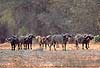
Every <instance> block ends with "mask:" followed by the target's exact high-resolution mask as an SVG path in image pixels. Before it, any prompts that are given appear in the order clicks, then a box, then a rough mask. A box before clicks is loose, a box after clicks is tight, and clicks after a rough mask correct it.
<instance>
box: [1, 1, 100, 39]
mask: <svg viewBox="0 0 100 68" xmlns="http://www.w3.org/2000/svg"><path fill="white" fill-rule="evenodd" d="M65 32H70V33H91V34H94V35H97V34H100V1H99V0H0V39H1V38H5V37H8V36H10V35H13V34H16V35H24V34H28V33H33V34H35V35H48V34H55V33H65Z"/></svg>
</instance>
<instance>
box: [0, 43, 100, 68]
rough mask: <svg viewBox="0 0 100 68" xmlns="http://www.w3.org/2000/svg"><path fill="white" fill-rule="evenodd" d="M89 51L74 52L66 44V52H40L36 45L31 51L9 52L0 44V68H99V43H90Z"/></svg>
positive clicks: (8, 49) (72, 48)
mask: <svg viewBox="0 0 100 68" xmlns="http://www.w3.org/2000/svg"><path fill="white" fill-rule="evenodd" d="M90 45H91V46H90V49H89V50H82V49H81V46H80V49H79V50H76V48H75V45H74V44H68V46H67V51H62V48H61V46H59V48H57V51H54V50H53V49H52V51H49V49H46V50H41V49H39V46H38V45H37V44H35V45H33V50H19V51H18V50H16V51H11V50H10V45H9V44H8V43H4V44H0V49H1V50H0V68H99V67H100V46H99V45H100V43H91V44H90Z"/></svg>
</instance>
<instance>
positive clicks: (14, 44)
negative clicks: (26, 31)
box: [6, 36, 20, 50]
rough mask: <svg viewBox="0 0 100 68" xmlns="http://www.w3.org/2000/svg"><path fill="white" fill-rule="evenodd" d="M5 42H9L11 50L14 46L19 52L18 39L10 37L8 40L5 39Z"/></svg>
mask: <svg viewBox="0 0 100 68" xmlns="http://www.w3.org/2000/svg"><path fill="white" fill-rule="evenodd" d="M6 40H7V41H9V42H10V43H11V49H12V50H15V48H16V46H17V45H18V50H19V46H20V45H19V43H20V42H19V39H18V37H16V36H12V37H10V38H7V39H6Z"/></svg>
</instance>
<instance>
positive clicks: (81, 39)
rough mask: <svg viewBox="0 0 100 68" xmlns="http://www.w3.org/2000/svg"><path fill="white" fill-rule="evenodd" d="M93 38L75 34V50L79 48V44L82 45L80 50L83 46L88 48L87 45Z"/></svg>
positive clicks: (88, 35)
mask: <svg viewBox="0 0 100 68" xmlns="http://www.w3.org/2000/svg"><path fill="white" fill-rule="evenodd" d="M93 38H94V37H93V35H91V34H77V35H76V36H75V43H76V48H77V49H78V48H79V45H78V44H79V43H81V44H82V49H84V46H85V48H86V49H88V48H89V43H90V40H92V39H93Z"/></svg>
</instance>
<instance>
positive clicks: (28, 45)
mask: <svg viewBox="0 0 100 68" xmlns="http://www.w3.org/2000/svg"><path fill="white" fill-rule="evenodd" d="M33 38H35V36H33V35H32V34H29V35H27V36H20V38H19V39H20V48H21V49H22V45H24V49H32V39H33Z"/></svg>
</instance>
